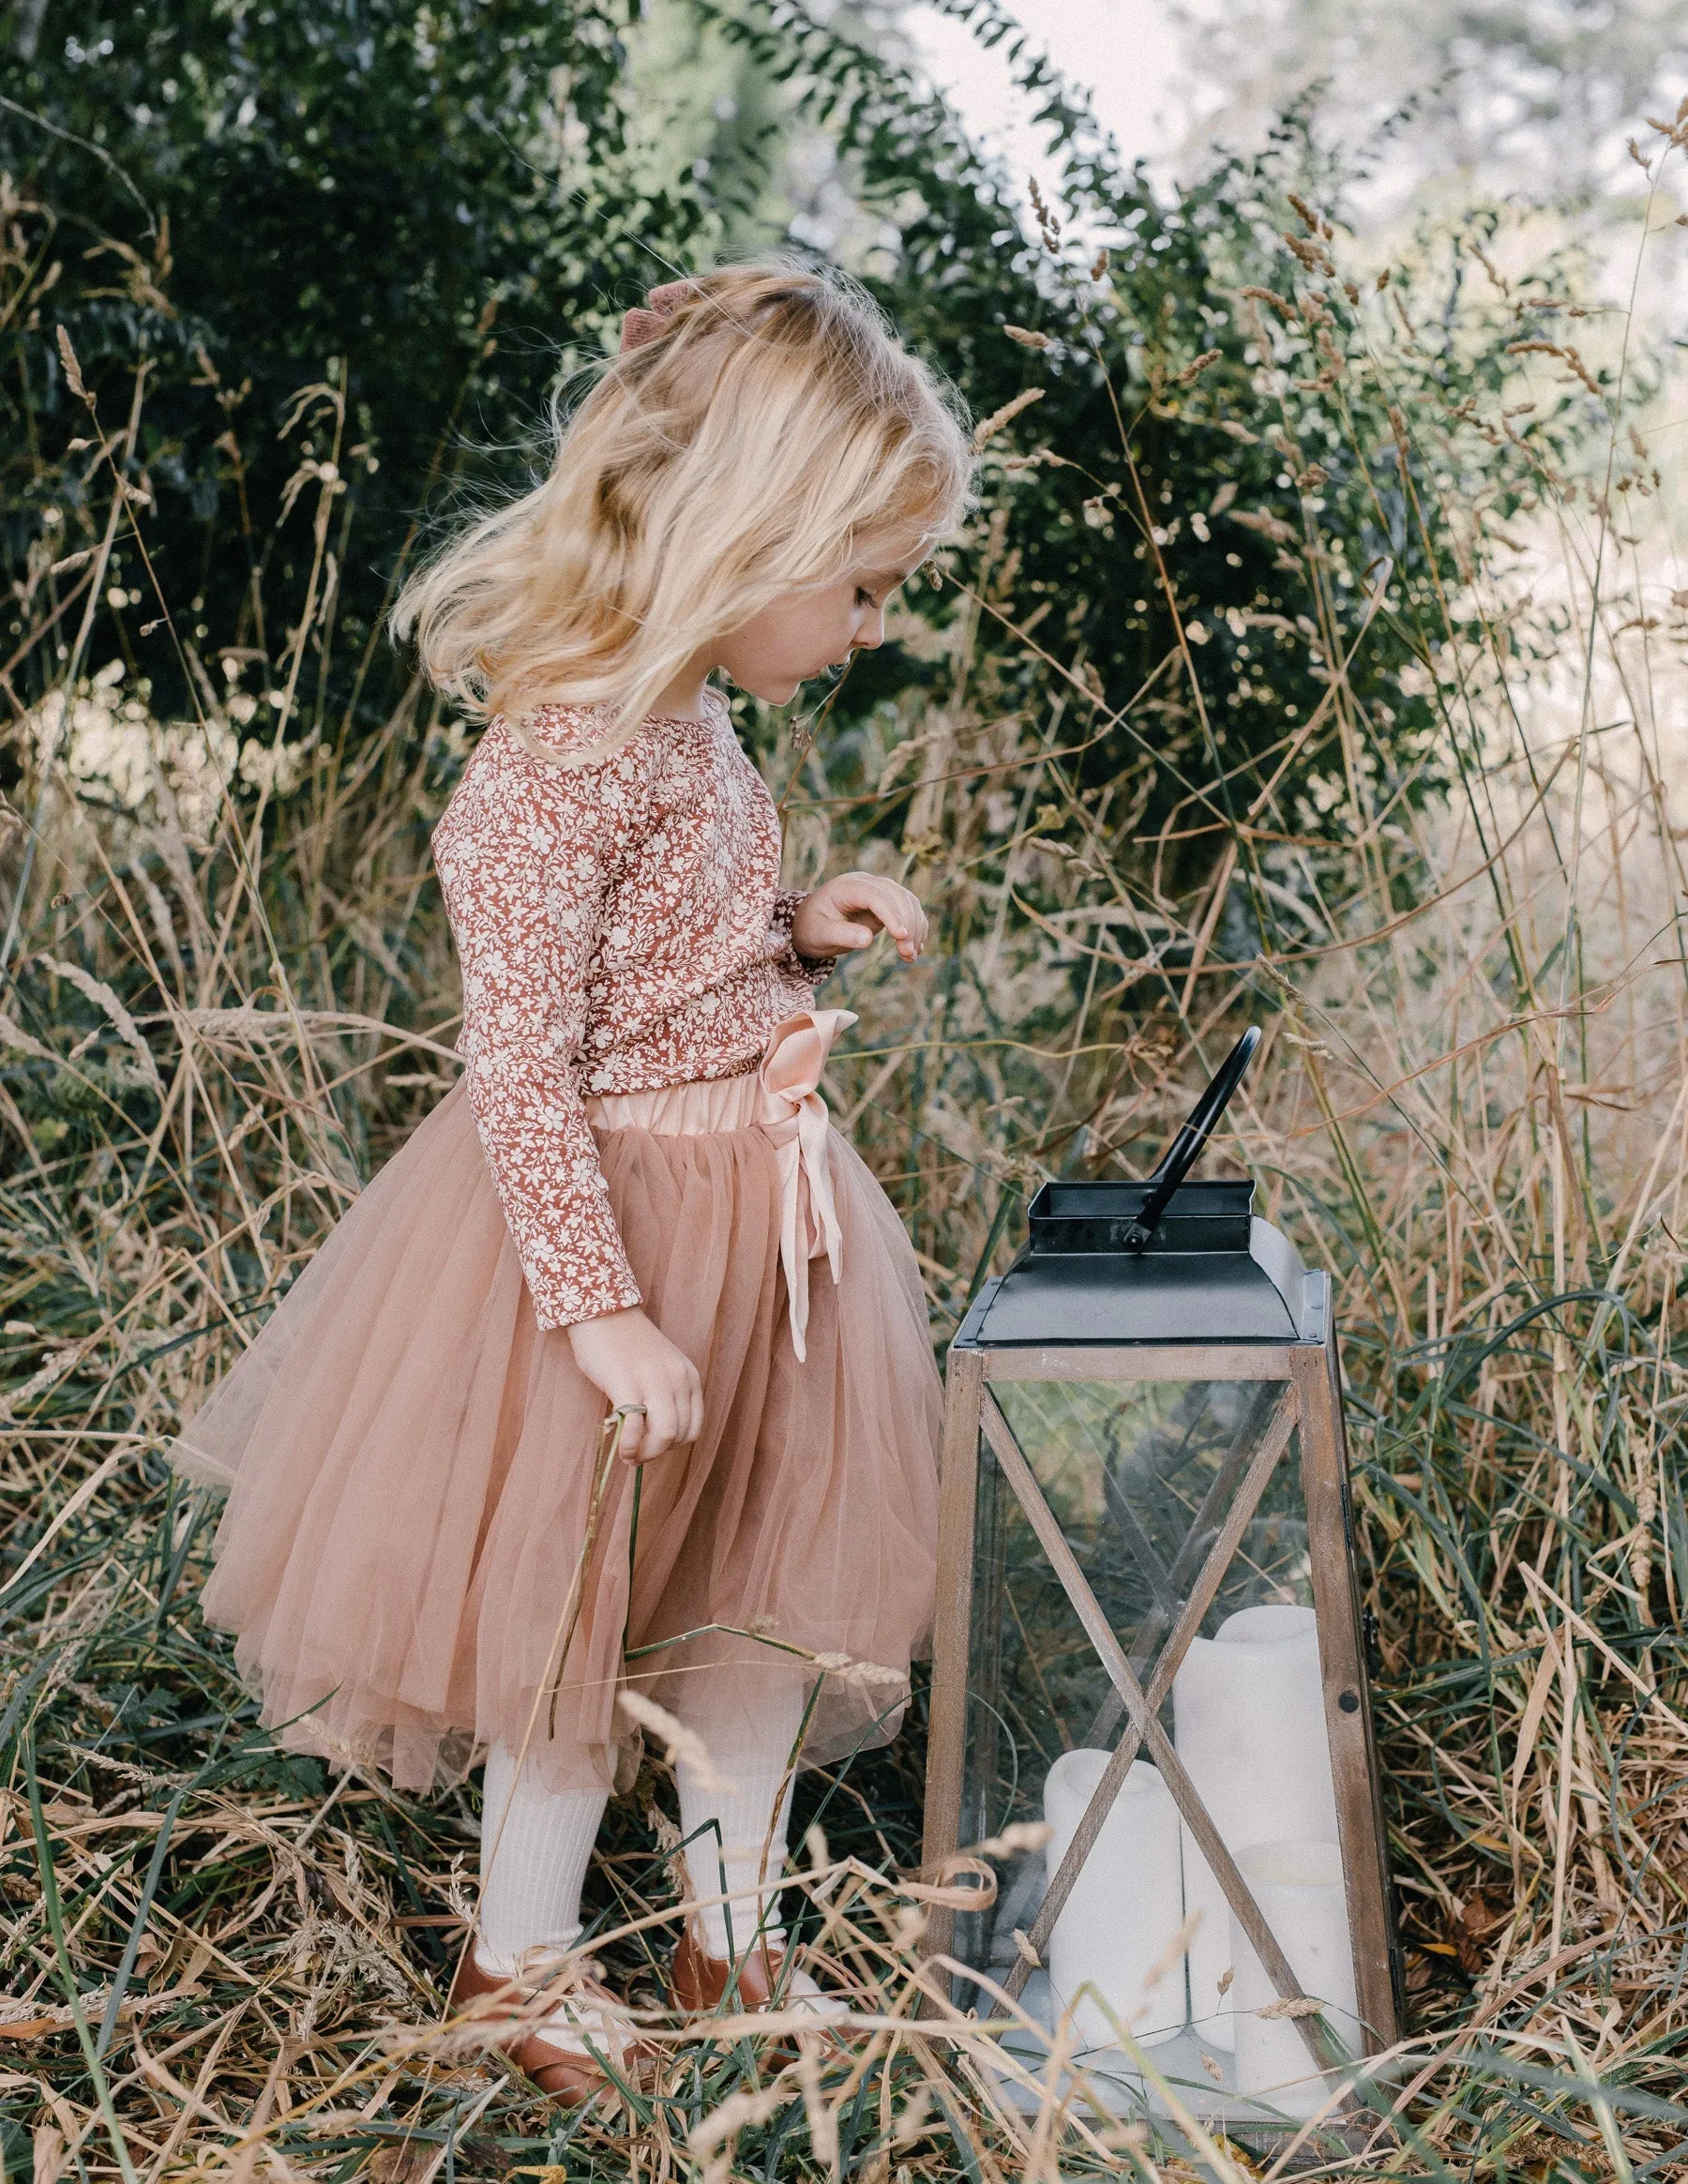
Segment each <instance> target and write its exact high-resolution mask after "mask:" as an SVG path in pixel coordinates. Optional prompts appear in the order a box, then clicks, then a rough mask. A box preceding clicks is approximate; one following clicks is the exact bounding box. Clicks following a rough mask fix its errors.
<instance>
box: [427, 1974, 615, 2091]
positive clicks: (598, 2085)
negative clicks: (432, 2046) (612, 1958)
mask: <svg viewBox="0 0 1688 2184" xmlns="http://www.w3.org/2000/svg"><path fill="white" fill-rule="evenodd" d="M483 1995H497V1996H500V1997H502V1999H503V2000H504V2001H505V2002H506V2003H507V2004H508V2005H509V2007H510V2010H511V2012H512V2015H514V2014H515V2012H516V2011H521V2016H520V2020H519V2021H518V2022H517V2023H515V2024H514V2025H513V2026H512V2027H511V2032H510V2037H509V2038H508V2039H507V2040H500V2041H497V2042H495V2044H496V2046H497V2048H498V2052H499V2053H500V2054H501V2055H503V2056H507V2057H508V2058H509V2060H510V2061H511V2062H513V2063H514V2064H515V2065H516V2068H517V2069H518V2070H519V2071H523V2072H524V2073H525V2074H526V2075H527V2076H528V2077H530V2078H531V2079H532V2080H533V2081H534V2083H535V2086H538V2088H539V2090H540V2091H541V2092H542V2093H544V2094H546V2095H547V2096H548V2097H549V2098H550V2100H552V2101H555V2102H556V2103H557V2105H558V2106H559V2107H560V2108H581V2107H584V2106H585V2104H586V2102H587V2101H592V2100H595V2098H596V2096H597V2095H598V2094H600V2093H602V2092H605V2091H608V2090H610V2089H611V2087H612V2086H613V2081H612V2080H611V2078H610V2074H609V2072H608V2071H606V2070H605V2069H604V2068H603V2066H602V2064H600V2063H598V2062H595V2060H594V2059H593V2057H592V2056H589V2055H585V2054H583V2053H581V2052H580V2050H579V2049H577V2048H572V2047H565V2046H563V2045H562V2044H561V2042H560V2041H559V2040H558V2039H557V2037H556V2035H555V2033H554V2032H553V2030H552V2029H551V2027H550V2026H547V2025H545V2023H544V2021H543V2019H542V2018H539V2017H538V2016H537V2013H536V2012H533V2013H530V2005H532V2004H533V2003H535V2001H536V2000H538V1999H540V1998H541V1991H540V1987H539V1985H538V1983H537V1982H535V1981H533V1980H531V1979H530V1980H526V1981H524V1980H520V1979H510V1978H506V1977H505V1975H504V1974H503V1973H500V1972H491V1971H489V1970H488V1969H487V1968H486V1966H484V1965H483V1964H481V1963H480V1961H479V1959H478V1958H477V1957H476V1955H475V1951H474V1949H473V1948H470V1949H468V1950H466V1951H464V1952H463V1958H462V1961H461V1963H460V1965H459V1966H458V1968H457V1973H456V1976H455V1977H454V1979H453V1980H452V1982H451V2005H450V2006H451V2011H452V2014H453V2015H454V2016H456V2015H457V2014H458V2013H459V2012H460V2011H464V2010H466V2009H467V2008H468V2007H469V2005H470V2004H471V2003H472V2002H475V2001H478V2000H479V1999H480V1997H481V1996H483ZM577 2006H578V2007H579V2008H580V2011H581V2013H582V2015H584V2016H587V2017H593V2018H597V2019H598V2023H599V2025H602V2026H604V2027H605V2030H604V2032H603V2033H602V2035H601V2036H600V2034H599V2032H598V2028H597V2026H592V2025H587V2026H582V2030H583V2031H586V2032H590V2033H591V2034H592V2036H593V2043H594V2045H595V2046H596V2047H597V2048H599V2049H600V2050H601V2051H602V2053H603V2054H604V2055H605V2056H608V2057H609V2059H610V2061H611V2062H613V2063H614V2064H615V2065H616V2067H617V2069H618V2070H619V2071H621V2072H622V2074H623V2075H624V2076H625V2077H628V2078H633V2077H636V2076H637V2075H638V2073H639V2071H641V2070H642V2069H643V2067H644V2066H645V2065H646V2064H647V2063H648V2062H649V2061H650V2060H651V2059H652V2056H653V2050H652V2049H651V2047H650V2045H649V2043H648V2042H646V2041H641V2040H638V2039H636V2038H634V2037H633V2036H632V2035H631V2034H630V2033H628V2032H625V2031H624V2030H623V2029H622V2026H621V2023H620V2022H619V2021H620V2020H622V2019H623V2018H624V2017H625V2005H624V2004H623V2003H621V2002H619V2001H618V2000H617V1999H616V1997H615V1996H613V1995H612V1994H611V1993H610V1990H609V1988H608V1987H606V1986H605V1985H604V1984H603V1983H602V1981H598V1980H595V1979H591V1978H589V1977H586V1976H584V1975H582V1976H580V1977H578V1978H577V1979H576V1980H575V1981H574V1982H573V1983H572V1985H570V1986H569V1987H568V1988H567V1989H566V1990H565V1991H564V1992H562V1993H560V1994H559V1995H558V1996H557V1997H556V1999H555V2001H554V2002H553V2003H552V2005H551V2007H552V2009H553V2010H555V2011H564V2010H568V2009H571V2008H574V2007H577ZM478 2014H479V2017H480V2021H482V2022H484V2021H485V2019H486V2018H487V2017H493V2018H496V2012H494V2011H486V2012H482V2013H478ZM535 2027H536V2028H535Z"/></svg>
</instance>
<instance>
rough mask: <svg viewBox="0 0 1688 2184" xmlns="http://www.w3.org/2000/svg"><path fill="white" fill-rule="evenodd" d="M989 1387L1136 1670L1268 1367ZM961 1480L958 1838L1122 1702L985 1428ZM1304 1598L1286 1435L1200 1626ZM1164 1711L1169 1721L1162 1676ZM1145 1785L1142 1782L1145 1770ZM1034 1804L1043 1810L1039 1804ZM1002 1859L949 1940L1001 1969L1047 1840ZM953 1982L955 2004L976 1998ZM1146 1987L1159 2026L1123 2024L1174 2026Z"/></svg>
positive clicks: (1202, 1548) (1035, 1817)
mask: <svg viewBox="0 0 1688 2184" xmlns="http://www.w3.org/2000/svg"><path fill="white" fill-rule="evenodd" d="M990 1396H991V1397H992V1398H994V1400H995V1402H996V1403H997V1404H998V1406H999V1407H1000V1408H1001V1410H1002V1416H1003V1419H1004V1421H1005V1422H1006V1424H1007V1427H1008V1431H1009V1433H1010V1434H1011V1435H1012V1437H1013V1439H1014V1441H1015V1443H1016V1445H1017V1448H1018V1450H1019V1452H1020V1453H1021V1455H1022V1456H1023V1457H1024V1459H1025V1463H1026V1466H1027V1468H1028V1469H1029V1470H1030V1472H1031V1474H1032V1480H1033V1481H1034V1482H1035V1484H1036V1487H1037V1489H1038V1491H1039V1492H1040V1493H1041V1495H1042V1497H1043V1499H1044V1501H1045V1502H1046V1504H1047V1508H1048V1510H1049V1512H1050V1514H1051V1516H1052V1517H1053V1519H1054V1521H1055V1523H1056V1524H1057V1525H1058V1527H1059V1529H1060V1532H1061V1535H1062V1538H1063V1540H1064V1541H1065V1543H1066V1545H1067V1547H1068V1548H1069V1549H1070V1551H1071V1554H1072V1557H1073V1559H1074V1560H1075V1562H1076V1563H1077V1564H1078V1569H1079V1571H1080V1572H1081V1573H1082V1574H1083V1577H1084V1579H1085V1580H1086V1582H1087V1583H1088V1585H1089V1587H1090V1589H1091V1591H1092V1593H1093V1595H1094V1598H1095V1602H1096V1605H1097V1606H1098V1608H1099V1609H1100V1610H1101V1613H1102V1615H1103V1617H1104V1618H1105V1619H1106V1620H1107V1622H1108V1626H1109V1627H1110V1629H1111V1630H1112V1632H1113V1634H1114V1635H1115V1636H1116V1637H1117V1638H1118V1640H1119V1642H1120V1645H1121V1647H1122V1649H1123V1651H1124V1652H1125V1654H1126V1655H1127V1656H1128V1657H1129V1659H1130V1661H1131V1664H1132V1667H1133V1669H1134V1670H1135V1672H1136V1674H1137V1676H1138V1679H1139V1680H1140V1681H1141V1682H1142V1683H1143V1684H1144V1685H1145V1686H1148V1685H1149V1684H1150V1683H1151V1681H1152V1679H1153V1674H1154V1668H1155V1664H1156V1663H1157V1661H1158V1660H1159V1658H1160V1656H1161V1653H1162V1651H1163V1649H1164V1648H1165V1646H1166V1643H1167V1640H1168V1636H1169V1635H1170V1634H1171V1631H1172V1628H1173V1626H1174V1624H1175V1623H1176V1621H1177V1619H1178V1617H1179V1614H1180V1612H1181V1610H1182V1609H1183V1605H1184V1603H1185V1602H1186V1601H1187V1599H1188V1598H1189V1597H1190V1595H1191V1593H1192V1591H1193V1590H1194V1589H1196V1587H1197V1584H1198V1580H1199V1578H1200V1575H1201V1573H1202V1570H1203V1567H1204V1565H1205V1564H1206V1563H1207V1561H1208V1559H1209V1557H1210V1555H1211V1554H1212V1552H1213V1548H1214V1546H1215V1544H1217V1542H1218V1541H1219V1539H1220V1536H1221V1534H1222V1532H1223V1531H1224V1529H1225V1527H1226V1522H1227V1519H1228V1517H1230V1516H1231V1514H1232V1513H1233V1511H1234V1510H1235V1508H1236V1506H1237V1503H1238V1498H1239V1495H1240V1494H1241V1493H1243V1490H1244V1488H1245V1484H1246V1482H1247V1478H1248V1471H1249V1466H1250V1462H1251V1459H1252V1458H1253V1457H1254V1456H1255V1454H1256V1453H1257V1452H1258V1449H1259V1447H1260V1444H1261V1442H1262V1440H1263V1439H1264V1438H1265V1436H1266V1434H1267V1432H1268V1430H1269V1428H1270V1427H1271V1425H1272V1423H1273V1422H1274V1418H1275V1417H1276V1414H1277V1411H1278V1408H1279V1406H1280V1405H1281V1404H1282V1403H1284V1401H1285V1400H1286V1397H1287V1389H1286V1385H1285V1383H1284V1382H1283V1381H1282V1380H1182V1381H1181V1380H1155V1381H1139V1382H1131V1383H1127V1384H1121V1383H1120V1382H1118V1381H1112V1382H1108V1381H1100V1380H1097V1381H1089V1380H1047V1381H1039V1380H1001V1381H995V1382H993V1383H992V1384H991V1388H990ZM977 1491H978V1502H977V1511H976V1516H975V1529H974V1539H975V1563H974V1573H973V1587H972V1642H971V1649H970V1661H969V1676H968V1734H967V1742H966V1751H967V1760H966V1769H965V1773H964V1777H963V1795H962V1811H961V1833H960V1840H961V1842H962V1843H963V1844H968V1843H980V1842H984V1841H986V1840H987V1839H988V1838H991V1837H1000V1836H1001V1834H1002V1830H1003V1829H1004V1828H1007V1827H1009V1826H1011V1825H1012V1824H1014V1823H1016V1822H1040V1821H1043V1820H1045V1818H1046V1784H1047V1781H1048V1778H1049V1774H1050V1770H1051V1769H1052V1768H1054V1767H1055V1766H1056V1764H1057V1762H1059V1761H1061V1760H1062V1757H1063V1754H1068V1753H1078V1752H1083V1751H1093V1752H1099V1753H1101V1752H1111V1751H1112V1750H1113V1748H1114V1747H1115V1746H1116V1745H1117V1744H1118V1743H1119V1741H1120V1737H1121V1733H1122V1730H1123V1727H1124V1725H1125V1719H1126V1717H1125V1712H1124V1709H1123V1705H1122V1703H1121V1702H1120V1700H1119V1698H1118V1695H1117V1694H1116V1692H1115V1689H1114V1685H1113V1682H1112V1680H1111V1679H1110V1678H1109V1676H1108V1671H1107V1669H1106V1668H1105V1666H1104V1665H1103V1663H1102V1661H1101V1659H1100V1657H1099V1655H1098V1653H1097V1650H1096V1647H1095V1645H1094V1644H1093V1640H1092V1638H1091V1637H1090V1635H1089V1634H1087V1633H1086V1631H1085V1629H1084V1626H1083V1623H1082V1621H1081V1619H1080V1616H1079V1612H1078V1608H1077V1606H1076V1605H1075V1604H1074V1603H1073V1601H1072V1599H1071V1598H1070V1597H1069V1593H1068V1590H1067V1588H1066V1587H1065V1586H1064V1585H1063V1582H1062V1579H1061V1577H1060V1575H1059V1574H1057V1572H1056V1570H1055V1569H1054V1567H1053V1566H1052V1563H1051V1560H1050V1558H1049V1556H1048V1555H1047V1553H1046V1551H1045V1548H1044V1546H1043V1544H1041V1542H1040V1541H1039V1540H1038V1538H1037V1536H1036V1533H1035V1531H1034V1529H1033V1527H1032V1522H1031V1520H1030V1518H1029V1517H1028V1515H1027V1513H1026V1511H1025V1509H1024V1508H1023V1506H1022V1504H1021V1501H1020V1499H1019V1497H1018V1495H1017V1493H1016V1491H1015V1486H1014V1484H1013V1483H1012V1482H1011V1480H1010V1478H1009V1476H1008V1475H1007V1473H1006V1472H1005V1471H1004V1469H1003V1468H1002V1465H1001V1464H1000V1463H999V1461H998V1459H997V1457H996V1455H995V1453H993V1451H992V1450H991V1449H990V1447H989V1445H988V1441H986V1442H985V1444H984V1445H983V1446H982V1447H981V1450H980V1458H979V1472H978V1490H977ZM1312 1604H1313V1588H1312V1581H1311V1568H1310V1562H1309V1556H1308V1540H1307V1520H1306V1509H1305V1505H1304V1499H1303V1489H1302V1477H1301V1466H1300V1462H1299V1449H1298V1444H1297V1438H1296V1437H1295V1436H1293V1435H1292V1436H1291V1437H1290V1438H1289V1442H1288V1444H1287V1446H1286V1447H1285V1449H1284V1452H1283V1453H1282V1454H1281V1455H1280V1457H1279V1458H1278V1461H1277V1463H1276V1465H1275V1467H1274V1469H1273V1471H1272V1473H1271V1475H1270V1476H1269V1478H1268V1479H1267V1481H1266V1484H1265V1487H1264V1491H1263V1492H1262V1493H1261V1494H1260V1496H1259V1499H1258V1503H1257V1505H1256V1507H1255V1508H1254V1510H1253V1512H1252V1513H1251V1514H1249V1516H1248V1518H1247V1520H1246V1522H1245V1523H1244V1524H1243V1527H1242V1530H1241V1536H1240V1538H1239V1540H1238V1543H1237V1545H1236V1548H1235V1551H1234V1552H1233V1553H1232V1555H1231V1557H1230V1559H1229V1560H1228V1562H1227V1564H1226V1566H1225V1568H1224V1573H1223V1575H1222V1577H1221V1579H1220V1582H1219V1584H1218V1587H1217V1589H1216V1591H1215V1593H1214V1596H1213V1601H1212V1603H1211V1604H1210V1605H1209V1607H1208V1608H1207V1611H1206V1613H1205V1615H1204V1616H1203V1618H1202V1619H1201V1622H1200V1624H1199V1626H1198V1634H1199V1635H1201V1636H1203V1637H1206V1638H1209V1639H1212V1638H1213V1637H1215V1636H1216V1635H1217V1634H1218V1632H1219V1630H1220V1628H1221V1626H1222V1625H1224V1624H1225V1623H1226V1621H1227V1620H1228V1618H1230V1617H1231V1616H1233V1615H1235V1614H1236V1613H1237V1612H1238V1611H1239V1610H1241V1609H1245V1608H1253V1607H1258V1606H1263V1605H1270V1606H1290V1607H1298V1608H1303V1609H1306V1608H1310V1607H1311V1606H1312ZM1161 1719H1162V1721H1163V1723H1164V1725H1165V1726H1166V1728H1167V1730H1168V1734H1169V1735H1171V1734H1173V1730H1174V1721H1173V1705H1172V1698H1171V1694H1170V1690H1169V1689H1168V1694H1167V1695H1166V1697H1165V1700H1164V1702H1163V1705H1162V1709H1161ZM1098 1764H1099V1763H1098ZM1075 1770H1077V1771H1075ZM1063 1773H1064V1774H1066V1775H1067V1776H1069V1777H1071V1778H1072V1779H1075V1780H1079V1781H1082V1779H1083V1766H1082V1763H1081V1762H1078V1761H1068V1762H1067V1764H1066V1767H1065V1769H1064V1770H1063ZM1148 1786H1149V1787H1150V1788H1151V1789H1154V1790H1157V1791H1158V1788H1159V1785H1158V1783H1156V1782H1155V1781H1154V1780H1153V1777H1151V1778H1148ZM1047 1816H1049V1817H1055V1813H1054V1811H1053V1808H1052V1807H1051V1809H1050V1810H1049V1812H1048V1815H1047ZM1168 1825H1171V1826H1173V1827H1174V1828H1175V1826H1176V1823H1175V1821H1169V1822H1168ZM999 1870H1000V1873H1001V1875H1002V1880H1001V1887H1000V1890H999V1893H998V1897H997V1901H996V1904H995V1905H994V1906H993V1907H992V1908H991V1909H989V1910H987V1911H984V1912H980V1913H976V1914H970V1915H967V1916H964V1917H961V1918H959V1919H958V1920H957V1931H956V1935H955V1954H956V1955H957V1958H959V1959H960V1960H961V1961H962V1962H964V1963H967V1964H970V1965H972V1966H974V1967H976V1968H977V1969H979V1970H981V1971H987V1972H988V1973H989V1975H990V1976H991V1977H992V1978H994V1979H996V1980H998V1981H1000V1980H1001V1979H1002V1977H1003V1975H1004V1972H1005V1970H1007V1969H1010V1968H1012V1967H1013V1966H1014V1965H1015V1964H1016V1962H1017V1957H1018V1955H1019V1954H1020V1953H1021V1946H1022V1945H1021V1944H1020V1943H1017V1941H1016V1939H1015V1930H1016V1929H1018V1930H1019V1932H1020V1933H1021V1935H1025V1934H1026V1933H1028V1932H1029V1931H1030V1929H1031V1928H1032V1924H1033V1922H1034V1920H1035V1919H1036V1917H1037V1913H1038V1910H1039V1907H1040V1905H1042V1903H1043V1899H1044V1896H1045V1894H1046V1892H1047V1872H1048V1858H1047V1852H1046V1851H1045V1850H1043V1849H1036V1850H1032V1851H1030V1852H1021V1853H1019V1854H1018V1855H1012V1854H1011V1855H1010V1856H1008V1857H1007V1858H1006V1859H1004V1860H1002V1862H1001V1864H1000V1867H999ZM1177 1923H1178V1920H1177V1919H1176V1918H1174V1919H1173V1920H1172V1924H1173V1925H1174V1926H1176V1925H1177ZM1175 1985H1176V1987H1177V1992H1176V1994H1175V1993H1174V1991H1173V1990H1174V1986H1175ZM1163 1986H1164V1988H1165V1992H1164V1993H1163V1992H1162V1987H1163ZM958 1999H960V2000H961V2001H962V2003H963V2006H966V2004H967V2003H968V2002H969V2001H971V2000H972V1999H974V1996H972V1995H961V1996H958ZM1027 1999H1028V2001H1031V2000H1032V1995H1031V1994H1030V1993H1029V1994H1028V1996H1027ZM1185 2011H1186V1996H1185V1994H1184V1991H1183V1981H1182V1978H1180V1979H1179V1980H1178V1981H1164V1982H1161V1983H1159V1984H1157V1986H1156V1989H1155V1992H1154V1995H1153V2012H1152V2015H1153V2017H1154V2018H1155V2019H1157V2020H1158V2018H1159V2016H1161V2015H1162V2014H1164V2015H1165V2017H1166V2019H1167V2025H1166V2026H1164V2027H1163V2026H1160V2025H1159V2024H1158V2022H1156V2023H1153V2024H1152V2023H1151V2019H1150V2017H1147V2016H1146V2017H1145V2019H1144V2020H1143V2023H1142V2025H1141V2026H1139V2027H1138V2029H1139V2030H1150V2031H1160V2030H1164V2029H1176V2026H1182V2024H1183V2018H1184V2014H1185Z"/></svg>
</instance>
